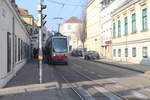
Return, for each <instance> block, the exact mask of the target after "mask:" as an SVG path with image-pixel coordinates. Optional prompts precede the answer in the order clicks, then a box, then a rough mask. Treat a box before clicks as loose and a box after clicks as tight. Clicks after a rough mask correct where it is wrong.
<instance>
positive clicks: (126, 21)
mask: <svg viewBox="0 0 150 100" xmlns="http://www.w3.org/2000/svg"><path fill="white" fill-rule="evenodd" d="M124 34H125V35H127V34H128V18H127V17H125V18H124Z"/></svg>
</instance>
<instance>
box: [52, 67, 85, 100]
mask: <svg viewBox="0 0 150 100" xmlns="http://www.w3.org/2000/svg"><path fill="white" fill-rule="evenodd" d="M53 67H54V68H55V70H56V71H57V75H58V76H59V77H60V78H61V79H62V80H63V81H64V82H65V83H66V84H67V85H68V87H69V88H70V89H71V90H72V91H73V92H74V93H75V95H76V96H78V98H79V99H80V100H87V99H86V98H85V97H84V96H83V95H81V94H80V92H79V91H78V90H77V89H76V88H75V87H77V85H76V84H73V83H71V82H70V81H69V80H68V79H67V78H66V77H65V76H64V75H63V74H62V73H61V72H60V71H59V70H58V69H57V68H56V66H53Z"/></svg>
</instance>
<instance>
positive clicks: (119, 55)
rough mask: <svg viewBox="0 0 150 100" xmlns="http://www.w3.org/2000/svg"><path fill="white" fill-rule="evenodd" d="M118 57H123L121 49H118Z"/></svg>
mask: <svg viewBox="0 0 150 100" xmlns="http://www.w3.org/2000/svg"><path fill="white" fill-rule="evenodd" d="M118 57H121V49H118Z"/></svg>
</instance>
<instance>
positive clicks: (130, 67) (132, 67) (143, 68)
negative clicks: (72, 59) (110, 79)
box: [94, 58, 150, 73]
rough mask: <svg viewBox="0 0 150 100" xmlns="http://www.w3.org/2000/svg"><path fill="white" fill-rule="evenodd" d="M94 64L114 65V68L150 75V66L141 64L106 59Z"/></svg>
mask: <svg viewBox="0 0 150 100" xmlns="http://www.w3.org/2000/svg"><path fill="white" fill-rule="evenodd" d="M94 62H97V63H103V64H107V65H112V66H114V67H120V68H124V69H127V70H132V71H136V72H140V73H149V72H150V66H146V65H141V64H133V63H129V62H119V61H114V60H110V59H105V58H104V59H99V60H95V61H94Z"/></svg>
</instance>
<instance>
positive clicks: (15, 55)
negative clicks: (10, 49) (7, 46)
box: [15, 35, 17, 62]
mask: <svg viewBox="0 0 150 100" xmlns="http://www.w3.org/2000/svg"><path fill="white" fill-rule="evenodd" d="M15 62H17V36H16V35H15Z"/></svg>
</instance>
